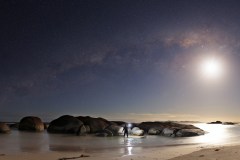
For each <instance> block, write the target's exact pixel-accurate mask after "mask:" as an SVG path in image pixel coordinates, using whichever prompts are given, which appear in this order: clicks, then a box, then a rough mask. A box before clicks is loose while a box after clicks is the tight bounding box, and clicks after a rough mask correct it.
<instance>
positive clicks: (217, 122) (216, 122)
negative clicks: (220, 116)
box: [207, 121, 222, 124]
mask: <svg viewBox="0 0 240 160" xmlns="http://www.w3.org/2000/svg"><path fill="white" fill-rule="evenodd" d="M207 124H222V122H221V121H215V122H209V123H207Z"/></svg>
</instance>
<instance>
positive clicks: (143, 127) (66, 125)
mask: <svg viewBox="0 0 240 160" xmlns="http://www.w3.org/2000/svg"><path fill="white" fill-rule="evenodd" d="M125 124H126V122H123V121H108V120H106V119H104V118H93V117H89V116H85V117H84V116H78V117H74V116H70V115H63V116H61V117H59V118H57V119H55V120H53V121H51V122H50V123H47V124H46V123H43V122H42V120H41V119H40V118H38V117H33V116H28V117H24V118H22V119H21V120H20V122H19V123H17V124H12V125H11V126H10V127H16V128H17V129H18V130H21V131H32V132H41V131H44V129H47V132H48V133H62V134H75V135H86V134H94V135H96V136H101V137H109V136H119V135H123V127H124V125H125ZM10 127H9V126H8V125H7V124H5V123H0V133H9V132H10ZM128 133H129V134H130V135H134V136H144V134H148V135H161V136H169V137H190V136H199V135H203V134H204V133H205V132H204V131H203V130H201V129H200V128H197V127H195V126H193V125H186V124H179V123H175V122H142V123H139V124H132V125H131V127H129V128H128Z"/></svg>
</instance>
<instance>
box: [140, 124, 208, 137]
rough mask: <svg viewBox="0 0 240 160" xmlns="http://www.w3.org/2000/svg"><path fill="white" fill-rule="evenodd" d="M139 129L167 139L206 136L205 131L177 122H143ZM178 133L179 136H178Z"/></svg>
mask: <svg viewBox="0 0 240 160" xmlns="http://www.w3.org/2000/svg"><path fill="white" fill-rule="evenodd" d="M139 128H140V129H143V130H144V131H145V132H147V133H148V134H149V135H162V136H167V137H170V136H171V137H189V136H198V135H202V134H204V131H203V130H201V129H200V128H197V127H195V126H193V125H186V124H179V123H175V122H142V123H140V124H139ZM177 133H178V134H177Z"/></svg>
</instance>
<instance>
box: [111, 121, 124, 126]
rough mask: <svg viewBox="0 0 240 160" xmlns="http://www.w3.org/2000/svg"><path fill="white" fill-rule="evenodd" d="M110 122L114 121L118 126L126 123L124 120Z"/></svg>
mask: <svg viewBox="0 0 240 160" xmlns="http://www.w3.org/2000/svg"><path fill="white" fill-rule="evenodd" d="M111 122H113V123H115V124H116V125H118V126H122V127H123V126H124V125H125V124H126V122H124V121H111Z"/></svg>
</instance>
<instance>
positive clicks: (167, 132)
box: [162, 128, 175, 137]
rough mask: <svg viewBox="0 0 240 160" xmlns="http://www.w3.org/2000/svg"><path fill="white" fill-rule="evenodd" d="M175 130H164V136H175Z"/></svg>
mask: <svg viewBox="0 0 240 160" xmlns="http://www.w3.org/2000/svg"><path fill="white" fill-rule="evenodd" d="M174 130H175V129H174V128H164V129H163V131H162V135H163V136H167V137H170V136H173V135H174V134H173V133H174Z"/></svg>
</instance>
